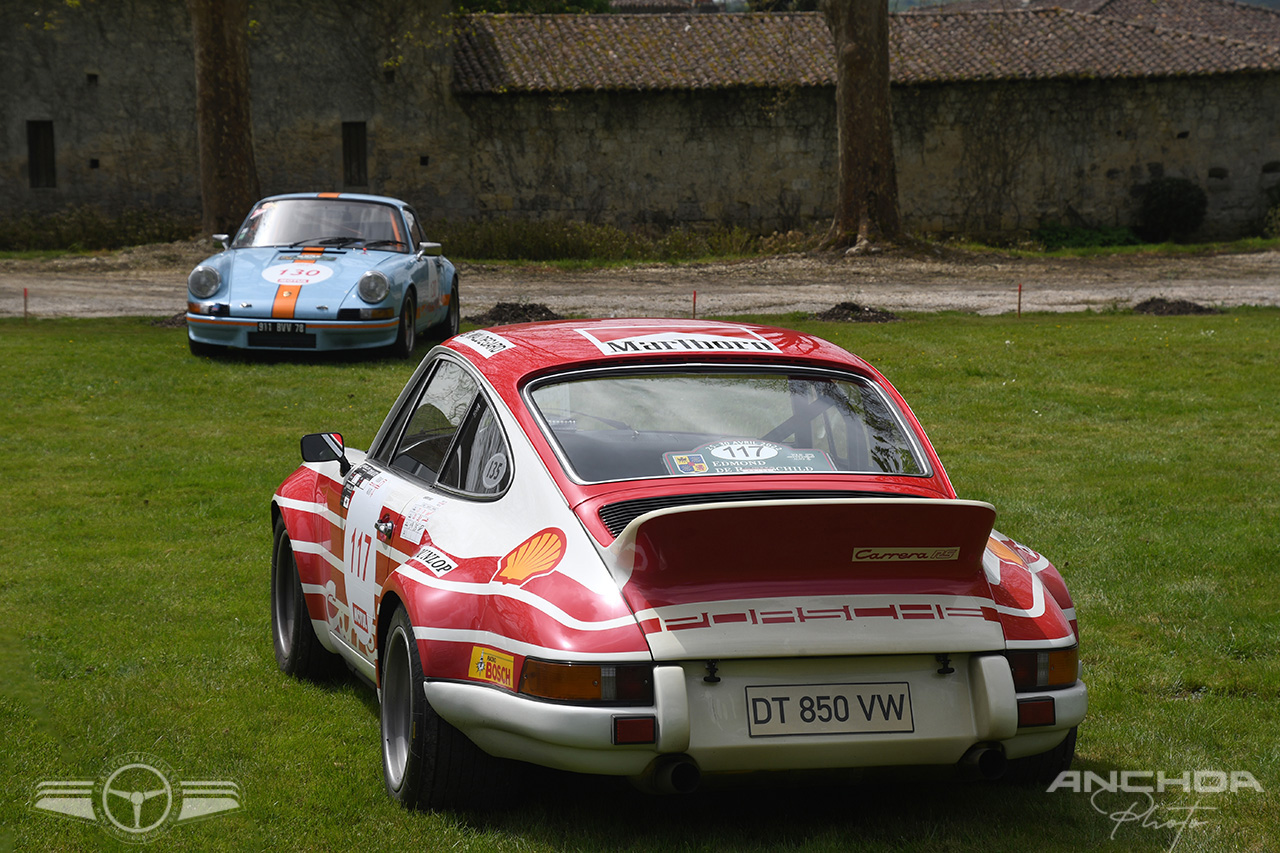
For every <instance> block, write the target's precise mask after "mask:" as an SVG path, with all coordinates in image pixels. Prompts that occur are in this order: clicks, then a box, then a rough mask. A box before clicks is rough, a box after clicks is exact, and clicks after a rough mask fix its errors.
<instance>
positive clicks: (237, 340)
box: [187, 312, 400, 351]
mask: <svg viewBox="0 0 1280 853" xmlns="http://www.w3.org/2000/svg"><path fill="white" fill-rule="evenodd" d="M259 322H267V321H266V320H259V319H257V318H252V319H244V318H237V317H209V316H205V315H202V314H192V313H190V312H188V314H187V335H188V336H189V337H190V338H191V340H193V341H196V342H198V343H202V344H213V345H215V346H224V347H234V348H236V349H263V350H284V351H290V350H304V351H305V350H347V349H367V348H371V347H383V346H390V345H391V344H393V343H395V340H396V334H397V333H398V332H399V328H400V319H399V318H398V317H393V318H391V319H387V320H349V321H341V322H340V321H337V320H318V321H312V320H298V321H296V322H299V323H302V324H304V325H305V326H306V332H305V333H304V334H301V335H282V334H279V333H274V332H260V331H259V330H258V324H259ZM272 322H275V321H272Z"/></svg>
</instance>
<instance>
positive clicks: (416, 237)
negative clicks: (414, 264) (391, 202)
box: [404, 207, 427, 252]
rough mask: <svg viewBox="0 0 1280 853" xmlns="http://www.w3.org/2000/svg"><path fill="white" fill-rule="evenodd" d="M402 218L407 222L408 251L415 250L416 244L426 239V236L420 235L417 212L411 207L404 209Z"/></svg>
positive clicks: (420, 227)
mask: <svg viewBox="0 0 1280 853" xmlns="http://www.w3.org/2000/svg"><path fill="white" fill-rule="evenodd" d="M404 218H405V220H406V221H407V222H408V223H409V242H410V244H411V245H410V246H409V251H411V252H416V251H417V250H418V244H420V243H423V242H425V241H426V239H427V238H426V237H424V236H422V226H421V225H419V224H418V214H416V213H414V212H413V211H412V210H411V209H409V208H407V207H406V208H405V209H404Z"/></svg>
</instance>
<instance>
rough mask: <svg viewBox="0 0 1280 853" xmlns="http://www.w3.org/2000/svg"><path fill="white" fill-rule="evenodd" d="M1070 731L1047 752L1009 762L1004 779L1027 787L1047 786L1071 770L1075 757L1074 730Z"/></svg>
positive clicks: (1074, 727)
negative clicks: (1032, 785) (1060, 774)
mask: <svg viewBox="0 0 1280 853" xmlns="http://www.w3.org/2000/svg"><path fill="white" fill-rule="evenodd" d="M1077 728H1078V726H1072V727H1071V731H1069V732H1067V736H1066V737H1065V738H1064V739H1063V741H1062V743H1060V744H1058V745H1057V746H1055V747H1054V748H1053V749H1051V750H1049V751H1048V752H1042V753H1040V754H1039V755H1028V756H1027V757H1026V758H1015V759H1013V760H1011V761H1010V762H1009V766H1008V768H1007V769H1006V770H1005V773H1004V778H1005V779H1006V780H1008V781H1010V782H1017V783H1020V784H1027V785H1031V784H1034V785H1048V784H1050V783H1051V782H1053V780H1054V779H1057V778H1058V774H1059V773H1062V772H1063V771H1066V770H1070V769H1071V762H1072V761H1074V760H1075V757H1076V729H1077Z"/></svg>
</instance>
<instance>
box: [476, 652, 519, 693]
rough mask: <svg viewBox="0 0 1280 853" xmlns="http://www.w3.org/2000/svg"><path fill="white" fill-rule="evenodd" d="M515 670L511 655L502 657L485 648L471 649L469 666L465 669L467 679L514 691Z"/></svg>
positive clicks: (501, 654)
mask: <svg viewBox="0 0 1280 853" xmlns="http://www.w3.org/2000/svg"><path fill="white" fill-rule="evenodd" d="M515 670H516V662H515V659H514V658H512V657H511V655H504V654H503V653H502V652H498V651H494V650H493V649H490V648H486V647H485V646H472V647H471V666H470V668H468V669H467V678H474V679H476V680H477V681H487V682H489V683H490V684H496V685H498V686H499V687H505V688H507V689H508V690H515V685H516V679H515Z"/></svg>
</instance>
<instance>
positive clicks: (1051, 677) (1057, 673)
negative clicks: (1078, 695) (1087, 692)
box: [1004, 646, 1080, 692]
mask: <svg viewBox="0 0 1280 853" xmlns="http://www.w3.org/2000/svg"><path fill="white" fill-rule="evenodd" d="M1004 656H1005V657H1006V658H1008V660H1009V667H1010V668H1011V669H1012V670H1013V689H1014V690H1017V691H1019V692H1023V691H1027V690H1054V689H1057V688H1060V687H1070V686H1071V685H1073V684H1075V683H1076V675H1077V674H1078V672H1079V666H1080V648H1079V646H1072V647H1071V648H1069V649H1044V650H1037V651H1025V652H1024V651H1017V652H1005V653H1004Z"/></svg>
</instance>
